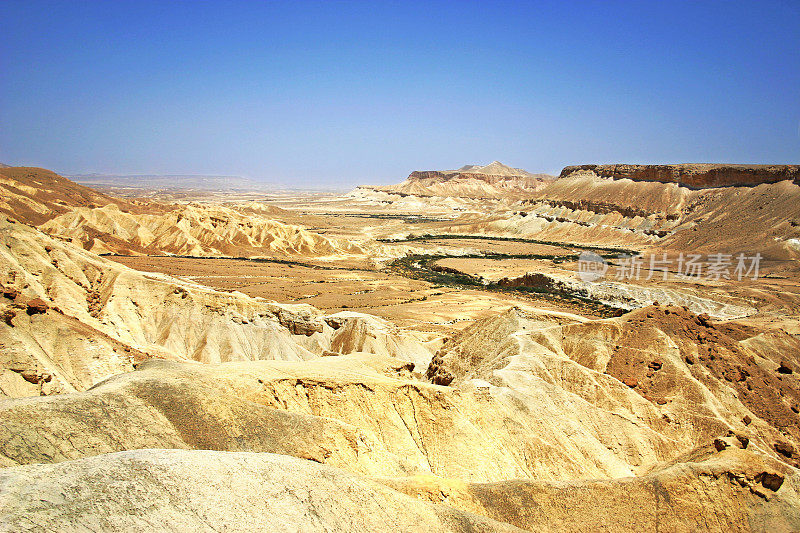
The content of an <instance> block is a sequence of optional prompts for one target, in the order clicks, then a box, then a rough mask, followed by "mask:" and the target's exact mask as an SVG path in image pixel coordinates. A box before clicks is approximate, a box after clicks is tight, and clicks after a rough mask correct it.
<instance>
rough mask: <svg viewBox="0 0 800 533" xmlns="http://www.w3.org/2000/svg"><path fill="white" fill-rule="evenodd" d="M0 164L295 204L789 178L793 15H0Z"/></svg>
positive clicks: (568, 8)
mask: <svg viewBox="0 0 800 533" xmlns="http://www.w3.org/2000/svg"><path fill="white" fill-rule="evenodd" d="M0 16H2V17H3V20H5V21H7V22H8V24H7V26H8V27H7V29H6V30H5V31H4V32H3V33H2V34H0V57H1V58H2V59H0V68H2V72H3V76H0V122H1V123H2V124H3V127H2V129H0V162H3V163H7V164H11V165H19V164H25V165H36V166H42V167H45V168H49V169H52V170H55V171H57V172H59V173H63V174H67V175H78V174H92V173H98V174H104V175H202V176H217V175H233V176H242V177H246V178H250V179H254V180H256V181H260V182H264V183H267V184H276V185H281V186H291V185H294V186H297V187H299V188H347V187H351V186H355V185H359V184H370V183H374V184H385V183H393V182H398V181H401V180H402V179H404V178H405V177H406V176H407V175H408V173H409V172H411V171H412V170H431V169H446V168H458V167H460V166H462V165H464V164H486V163H489V162H491V161H492V160H499V161H501V162H503V163H505V164H507V165H510V166H513V167H519V168H524V169H526V170H528V171H530V172H534V173H539V172H544V173H549V174H558V172H559V171H560V170H561V168H563V167H564V166H566V165H571V164H582V163H617V162H618V163H694V162H697V163H798V162H800V47H798V46H797V42H798V37H800V30H798V28H800V4H797V3H789V2H779V1H774V2H749V3H742V2H739V3H735V4H733V3H718V2H704V3H672V2H670V3H647V4H637V3H628V2H577V3H571V4H562V3H555V2H553V3H551V2H535V3H528V4H525V5H520V4H518V3H497V2H492V3H486V4H481V3H450V2H436V3H432V4H429V3H413V2H411V3H372V2H370V3H357V2H346V3H309V2H296V3H285V4H278V3H269V4H262V3H249V2H210V3H204V4H202V5H200V4H193V3H154V2H114V3H100V2H96V3H95V2H88V3H77V2H35V1H34V2H16V1H7V2H4V3H2V4H1V5H0Z"/></svg>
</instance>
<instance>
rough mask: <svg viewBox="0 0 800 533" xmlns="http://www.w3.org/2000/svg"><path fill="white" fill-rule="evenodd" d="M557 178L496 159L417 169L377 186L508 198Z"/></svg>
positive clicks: (410, 191)
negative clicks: (396, 181) (450, 167)
mask: <svg viewBox="0 0 800 533" xmlns="http://www.w3.org/2000/svg"><path fill="white" fill-rule="evenodd" d="M554 179H555V177H554V176H551V175H549V174H532V173H530V172H528V171H527V170H523V169H521V168H514V167H510V166H508V165H504V164H503V163H501V162H499V161H492V162H491V163H489V164H488V165H483V166H481V165H464V166H463V167H461V168H459V169H457V170H415V171H413V172H412V173H411V174H409V175H408V178H406V180H405V181H404V182H402V183H399V184H397V185H390V186H388V187H376V188H374V189H375V190H380V191H386V192H393V193H399V194H410V195H416V196H444V197H462V198H504V197H509V196H514V195H525V194H528V193H532V192H533V191H536V190H538V189H540V188H542V187H543V186H544V185H546V184H548V183H550V182H552V181H553V180H554Z"/></svg>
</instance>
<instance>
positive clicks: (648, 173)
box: [559, 163, 800, 189]
mask: <svg viewBox="0 0 800 533" xmlns="http://www.w3.org/2000/svg"><path fill="white" fill-rule="evenodd" d="M581 171H589V172H594V173H595V174H597V175H598V176H600V177H601V178H612V179H615V180H620V179H629V180H633V181H655V182H660V183H676V184H678V185H681V186H683V187H689V188H693V189H704V188H710V187H725V186H750V185H760V184H762V183H777V182H779V181H784V180H792V181H794V183H795V184H798V185H800V165H718V164H696V163H691V164H677V165H620V164H616V165H573V166H568V167H564V170H562V171H561V175H560V176H559V177H561V178H564V177H567V176H569V175H571V174H573V173H576V172H581Z"/></svg>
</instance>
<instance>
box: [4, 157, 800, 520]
mask: <svg viewBox="0 0 800 533" xmlns="http://www.w3.org/2000/svg"><path fill="white" fill-rule="evenodd" d="M799 176H800V167H798V166H792V165H769V166H767V165H763V166H758V165H722V164H720V165H707V164H704V165H701V164H697V165H687V164H682V165H629V164H618V165H587V164H583V165H575V166H568V167H566V168H564V170H563V171H562V172H561V173H560V175H559V176H554V175H546V174H535V173H530V172H527V171H525V170H522V169H518V168H513V167H510V166H506V165H504V164H502V163H499V162H497V161H495V162H493V163H491V164H488V165H465V166H463V167H461V168H458V169H457V170H435V171H431V170H419V171H412V172H411V173H410V175H409V176H408V178H407V179H405V180H402V178H399V179H398V184H397V185H390V186H370V185H365V186H361V187H358V188H355V189H354V190H352V191H350V192H348V193H346V194H317V193H315V194H304V193H300V192H297V191H290V192H284V193H280V194H276V193H270V194H267V193H264V192H259V191H246V192H243V191H241V190H238V191H235V192H233V191H228V192H226V190H225V189H224V188H218V189H215V190H213V191H208V190H206V191H204V192H200V191H198V190H194V189H190V190H180V189H177V188H175V189H170V188H169V187H164V186H163V185H161V184H160V185H159V187H158V188H157V189H154V188H153V185H152V183H149V182H147V181H144V182H142V183H141V184H140V185H139V186H138V188H137V186H136V183H135V182H130V183H129V186H130V187H129V188H128V189H126V191H125V194H121V193H120V191H119V189H114V188H113V187H110V186H102V185H98V184H92V187H94V188H90V187H88V186H85V185H81V184H79V183H76V182H75V181H72V180H70V179H68V178H65V177H63V176H60V175H58V174H56V173H54V172H52V171H49V170H45V169H41V168H33V167H4V168H0V190H2V196H1V197H0V212H2V220H0V283H2V295H0V316H1V317H2V321H0V394H2V399H0V428H2V431H0V434H2V438H1V439H0V467H2V468H0V528H2V529H3V530H7V531H108V530H134V529H138V530H156V529H162V530H163V529H167V530H181V531H199V530H208V531H223V530H224V531H255V530H274V531H288V530H292V531H334V530H342V531H345V530H346V531H419V530H431V531H520V530H525V531H587V532H588V531H699V530H702V531H787V532H789V531H797V530H800V415H799V414H798V412H799V411H800V380H799V379H798V374H799V373H800V326H798V324H800V263H799V262H798V260H800V177H799Z"/></svg>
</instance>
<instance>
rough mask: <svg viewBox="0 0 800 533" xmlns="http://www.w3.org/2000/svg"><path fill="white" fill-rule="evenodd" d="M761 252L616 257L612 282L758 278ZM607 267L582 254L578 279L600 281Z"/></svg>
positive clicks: (602, 261)
mask: <svg viewBox="0 0 800 533" xmlns="http://www.w3.org/2000/svg"><path fill="white" fill-rule="evenodd" d="M760 263H761V253H755V254H754V255H751V256H748V255H747V254H745V253H739V254H735V255H734V254H723V253H713V254H708V255H706V256H702V255H701V254H683V253H681V254H679V255H678V256H677V257H668V256H667V254H666V253H664V254H661V255H658V254H653V255H649V256H644V255H621V256H619V257H617V258H616V262H615V263H614V265H613V266H615V267H616V268H615V271H614V276H613V279H616V280H619V281H625V280H640V279H643V280H651V279H657V280H658V279H661V280H667V279H668V278H669V277H670V275H671V277H672V278H673V279H678V280H692V279H695V280H700V279H706V280H715V281H719V280H723V279H726V280H737V281H741V280H743V279H752V280H757V279H758V273H759V266H760ZM608 270H609V264H608V263H607V262H606V260H605V259H604V258H603V257H601V256H599V255H598V254H595V253H592V252H582V253H581V255H580V256H579V258H578V276H579V277H580V279H581V280H583V281H585V282H591V281H596V280H598V279H601V278H604V277H605V275H606V273H607V272H608Z"/></svg>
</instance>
